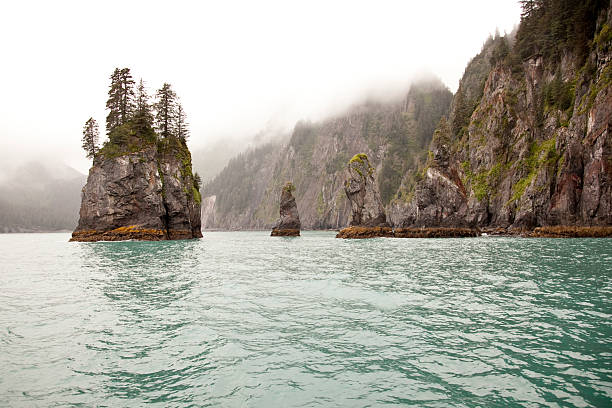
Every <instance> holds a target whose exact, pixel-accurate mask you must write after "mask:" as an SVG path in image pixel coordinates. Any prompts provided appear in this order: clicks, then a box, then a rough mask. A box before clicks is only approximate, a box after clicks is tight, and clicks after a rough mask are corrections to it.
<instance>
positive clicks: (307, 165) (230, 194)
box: [203, 81, 452, 229]
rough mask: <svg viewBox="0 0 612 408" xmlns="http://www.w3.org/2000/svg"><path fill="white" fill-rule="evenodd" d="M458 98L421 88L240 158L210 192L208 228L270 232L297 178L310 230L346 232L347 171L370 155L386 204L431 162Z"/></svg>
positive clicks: (303, 127) (433, 85)
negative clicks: (439, 129)
mask: <svg viewBox="0 0 612 408" xmlns="http://www.w3.org/2000/svg"><path fill="white" fill-rule="evenodd" d="M451 98H452V94H451V93H450V91H448V89H446V88H445V87H444V86H443V85H442V84H441V83H440V82H439V81H428V82H423V83H420V84H416V85H415V86H413V87H412V88H411V90H410V92H409V93H408V95H407V96H406V98H405V99H404V100H401V101H397V102H392V103H374V102H370V103H365V104H362V105H359V106H356V107H354V108H352V109H350V110H349V111H348V112H347V113H345V114H343V115H339V116H337V117H335V118H331V119H328V120H325V121H323V122H320V123H305V122H302V123H298V124H297V125H296V127H295V129H294V130H293V133H292V134H291V136H290V138H289V139H288V141H287V142H286V143H285V144H270V145H266V146H263V147H260V148H258V149H255V150H252V151H250V152H248V153H245V154H241V155H239V156H238V157H236V158H234V159H232V161H230V163H229V164H228V166H227V167H226V168H225V169H224V170H223V171H222V172H221V173H220V174H219V175H218V176H217V177H216V178H215V179H214V180H213V181H212V182H210V183H209V184H208V185H207V186H205V188H204V191H203V193H204V195H205V198H204V200H205V203H207V204H208V206H205V207H206V213H205V214H204V218H206V222H205V223H204V228H212V229H214V228H220V229H268V228H271V227H272V226H273V225H274V223H275V221H276V219H277V216H278V215H277V214H278V204H277V197H278V196H279V194H280V193H281V190H282V188H283V185H284V183H285V181H286V180H293V181H294V183H295V186H296V188H297V190H296V191H295V192H294V196H295V199H296V201H297V205H298V207H299V209H300V220H301V224H302V228H303V229H328V228H342V227H344V226H346V225H347V224H348V222H349V215H350V209H351V207H350V203H349V202H348V200H347V198H346V193H345V191H344V182H345V179H346V174H345V171H346V170H345V169H346V164H347V163H348V161H349V160H350V159H351V157H353V156H354V155H355V154H358V153H365V154H367V156H368V157H369V159H370V164H371V165H372V167H373V169H374V172H375V173H376V176H377V177H376V179H377V180H378V181H379V183H378V184H379V185H378V188H379V190H380V193H381V196H382V200H383V204H386V203H387V202H388V201H389V200H391V198H392V197H393V196H394V195H395V194H396V192H397V190H398V188H399V187H400V184H401V183H402V180H403V178H404V175H405V174H406V172H407V171H409V170H411V169H416V168H417V167H418V165H419V163H423V162H424V160H425V158H426V151H427V146H428V144H429V141H430V139H431V133H432V132H433V129H434V128H435V124H436V123H437V122H438V121H439V120H440V117H441V116H442V115H444V114H445V113H446V112H447V111H448V107H449V105H450V101H451Z"/></svg>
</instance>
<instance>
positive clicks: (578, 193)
mask: <svg viewBox="0 0 612 408" xmlns="http://www.w3.org/2000/svg"><path fill="white" fill-rule="evenodd" d="M608 4H609V2H607V1H597V0H594V1H586V2H584V1H581V2H579V1H571V0H534V1H523V2H522V5H523V15H522V21H521V24H520V26H519V28H518V30H517V31H516V33H512V34H510V35H507V36H503V37H502V36H499V35H496V36H495V37H492V38H490V39H489V40H488V41H487V42H486V43H485V45H484V47H483V50H482V51H481V53H480V54H479V55H478V56H476V57H475V58H474V59H473V60H472V61H471V62H470V64H468V67H467V68H466V71H465V73H464V76H463V78H462V80H461V82H460V85H459V88H458V90H457V93H456V94H455V97H454V99H453V102H452V107H451V110H450V114H449V118H448V122H450V123H451V126H450V129H446V128H445V127H444V124H443V123H441V124H440V127H439V130H438V131H437V133H439V134H440V135H444V136H445V137H444V141H440V140H439V139H438V138H436V137H435V136H434V138H433V140H432V143H431V146H430V153H429V155H430V160H428V162H427V163H426V165H425V166H424V167H423V168H422V169H421V170H420V171H417V172H415V173H413V174H414V176H412V179H413V180H417V182H416V183H411V184H408V183H405V184H406V185H407V193H406V194H405V197H407V199H406V200H405V202H404V203H402V202H395V203H394V204H393V207H394V211H392V212H391V218H392V221H393V222H394V224H395V225H401V226H410V225H427V226H457V225H458V223H460V224H461V225H468V226H479V227H484V226H501V227H512V228H533V227H536V226H539V225H557V224H569V225H575V224H578V225H601V224H607V223H610V222H612V219H611V217H612V214H611V208H610V207H611V205H612V203H611V202H610V201H611V198H610V197H611V194H610V187H609V184H610V181H612V162H610V161H609V160H608V161H607V162H606V160H605V157H611V155H612V147H611V144H612V143H611V140H610V123H609V117H610V114H611V113H612V112H611V106H612V99H611V96H610V85H611V83H612V81H610V79H609V76H610V75H609V73H610V72H611V71H612V68H611V65H610V57H611V56H610V50H611V47H610V41H611V38H612V36H611V35H610V34H609V33H608V30H609V29H608V27H609V25H610V19H611V16H610V12H609V10H608ZM445 146H446V147H445ZM445 150H447V152H445V153H444V154H441V152H443V151H445ZM434 156H436V160H433V158H434ZM442 157H443V160H440V158H442ZM429 169H431V170H429ZM407 178H410V177H407Z"/></svg>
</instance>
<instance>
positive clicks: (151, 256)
mask: <svg viewBox="0 0 612 408" xmlns="http://www.w3.org/2000/svg"><path fill="white" fill-rule="evenodd" d="M199 249H201V248H199ZM199 249H198V242H197V241H195V240H184V241H161V242H133V241H128V242H100V243H90V244H86V245H83V247H82V248H81V254H80V255H81V262H82V265H81V266H82V268H85V269H88V268H91V269H95V270H96V271H97V272H98V273H97V278H96V279H93V280H92V283H94V284H98V285H99V286H100V289H101V290H102V291H103V293H104V295H105V296H107V297H108V298H109V299H111V300H113V301H116V302H117V303H118V304H121V303H125V304H134V303H136V304H140V305H142V306H143V309H149V310H154V309H160V308H164V307H167V306H169V305H170V304H171V303H172V302H174V301H177V300H179V299H182V298H184V297H185V296H187V295H188V294H189V292H190V290H191V289H192V288H193V285H194V283H195V282H196V275H197V270H198V265H199V257H198V251H199Z"/></svg>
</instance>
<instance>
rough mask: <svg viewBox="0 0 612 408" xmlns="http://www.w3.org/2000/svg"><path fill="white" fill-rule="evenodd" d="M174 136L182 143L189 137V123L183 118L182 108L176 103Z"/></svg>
mask: <svg viewBox="0 0 612 408" xmlns="http://www.w3.org/2000/svg"><path fill="white" fill-rule="evenodd" d="M176 135H177V136H178V138H179V139H181V140H182V141H186V140H187V138H188V137H189V123H188V122H187V118H186V116H185V111H184V110H183V106H182V105H181V104H180V103H178V104H177V109H176Z"/></svg>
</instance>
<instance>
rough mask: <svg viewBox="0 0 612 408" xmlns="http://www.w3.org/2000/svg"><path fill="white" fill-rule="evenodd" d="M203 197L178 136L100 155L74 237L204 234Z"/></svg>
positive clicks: (154, 237)
mask: <svg viewBox="0 0 612 408" xmlns="http://www.w3.org/2000/svg"><path fill="white" fill-rule="evenodd" d="M200 203H201V196H200V192H199V191H198V186H197V184H196V181H195V179H194V176H193V174H192V171H191V155H190V153H189V150H188V149H187V146H186V145H185V143H184V141H182V140H179V139H173V140H160V141H159V142H157V143H148V144H146V143H143V144H142V145H140V146H138V147H137V148H134V149H132V151H129V152H121V153H120V154H108V153H107V154H104V152H103V153H101V154H98V155H97V156H96V157H95V159H94V164H93V166H92V168H91V169H90V171H89V176H88V178H87V184H86V185H85V187H83V191H82V200H81V209H80V219H79V224H78V226H77V228H76V230H75V231H74V232H73V234H72V239H71V240H72V241H99V240H107V241H114V240H126V239H142V240H166V239H188V238H199V237H202V233H201V229H200V212H201V210H200Z"/></svg>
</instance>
